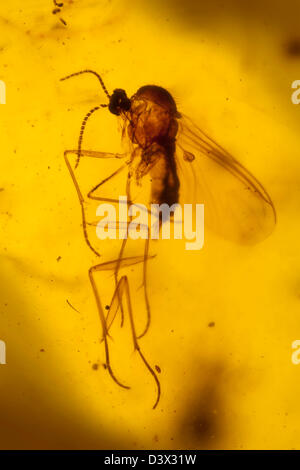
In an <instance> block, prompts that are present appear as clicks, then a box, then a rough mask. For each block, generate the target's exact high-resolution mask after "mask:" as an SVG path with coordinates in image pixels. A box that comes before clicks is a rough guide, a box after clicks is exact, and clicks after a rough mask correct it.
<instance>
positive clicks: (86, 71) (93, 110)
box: [60, 70, 110, 168]
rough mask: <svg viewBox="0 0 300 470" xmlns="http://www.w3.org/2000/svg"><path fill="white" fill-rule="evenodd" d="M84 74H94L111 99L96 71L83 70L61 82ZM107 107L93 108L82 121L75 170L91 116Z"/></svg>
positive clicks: (102, 105) (103, 105)
mask: <svg viewBox="0 0 300 470" xmlns="http://www.w3.org/2000/svg"><path fill="white" fill-rule="evenodd" d="M83 73H92V74H94V75H95V76H96V77H97V78H98V80H99V82H100V85H101V86H102V88H103V91H104V93H105V94H106V96H107V98H108V99H110V94H109V93H108V91H107V88H106V86H105V85H104V82H103V80H102V78H101V77H100V75H99V74H98V73H97V72H94V70H81V71H80V72H75V73H71V75H67V76H66V77H63V78H61V79H60V81H61V82H62V81H64V80H68V79H69V78H72V77H76V76H77V75H82V74H83ZM107 106H108V105H107V104H100V106H96V107H95V108H92V109H91V110H90V111H89V112H88V113H87V114H86V115H85V117H84V119H83V121H82V124H81V128H80V134H79V139H78V152H77V160H76V164H75V168H77V167H78V165H79V160H80V157H81V145H82V139H83V133H84V129H85V126H86V123H87V120H88V118H89V117H90V116H91V114H93V113H94V112H95V111H97V110H98V109H100V108H106V107H107Z"/></svg>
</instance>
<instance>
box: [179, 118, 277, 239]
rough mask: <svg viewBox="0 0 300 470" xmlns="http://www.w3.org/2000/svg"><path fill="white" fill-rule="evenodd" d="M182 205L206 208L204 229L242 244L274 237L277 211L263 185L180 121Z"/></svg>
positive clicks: (186, 121)
mask: <svg viewBox="0 0 300 470" xmlns="http://www.w3.org/2000/svg"><path fill="white" fill-rule="evenodd" d="M176 144H177V145H176V147H177V148H176V162H177V169H178V175H179V178H180V202H181V203H192V204H195V203H198V204H201V203H203V204H204V214H205V215H204V220H205V222H204V223H205V227H207V228H209V229H211V230H212V231H214V232H215V233H217V234H218V235H220V236H221V237H223V238H225V239H228V240H231V241H233V242H236V243H240V244H254V243H257V242H259V241H261V240H263V239H265V238H266V237H267V236H269V235H270V234H271V232H272V231H273V229H274V226H275V223H276V212H275V208H274V205H273V203H272V200H271V198H270V196H269V195H268V193H267V191H266V190H265V189H264V187H263V186H262V184H261V183H260V182H259V181H258V180H257V179H256V178H255V177H254V176H253V175H252V174H251V173H250V172H249V171H248V170H247V169H246V168H245V167H244V166H243V165H241V164H240V163H239V162H238V161H237V160H236V159H235V158H234V157H233V156H232V155H230V153H228V152H227V151H226V150H225V149H223V148H222V147H221V146H220V145H219V144H217V143H216V142H215V141H214V140H213V139H211V138H210V137H209V136H208V135H207V134H206V133H204V132H203V131H202V130H201V129H200V128H199V127H198V126H196V125H195V124H194V123H193V122H192V120H190V119H189V118H187V117H185V116H183V117H182V118H181V119H179V130H178V135H177V140H176Z"/></svg>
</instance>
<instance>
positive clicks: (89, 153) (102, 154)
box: [64, 150, 126, 256]
mask: <svg viewBox="0 0 300 470" xmlns="http://www.w3.org/2000/svg"><path fill="white" fill-rule="evenodd" d="M77 152H78V151H77V150H65V152H64V158H65V162H66V165H67V167H68V170H69V172H70V175H71V178H72V181H73V184H74V186H75V189H76V192H77V195H78V199H79V204H80V207H81V216H82V228H83V234H84V239H85V241H86V244H87V245H88V247H89V248H90V249H91V250H92V252H93V253H95V255H96V256H100V253H98V251H97V250H95V248H94V247H93V246H92V245H91V242H90V241H89V238H88V234H87V223H86V218H85V211H84V198H83V195H82V193H81V191H80V188H79V184H78V182H77V179H76V176H75V173H74V170H73V168H72V166H71V163H70V162H69V159H68V155H69V154H77ZM81 155H82V156H87V157H92V158H124V157H125V156H126V154H125V155H121V154H112V153H105V152H95V151H92V150H81ZM124 166H126V165H124ZM124 166H122V167H121V168H120V169H119V171H121V169H123V168H124ZM115 175H116V172H114V174H113V175H111V177H113V176H115ZM108 179H109V178H106V179H105V180H106V181H107V180H108ZM105 180H104V182H105ZM99 186H100V185H99ZM97 199H99V198H97ZM99 200H100V199H99ZM104 200H106V199H104ZM116 202H118V201H116Z"/></svg>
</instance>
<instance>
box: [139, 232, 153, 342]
mask: <svg viewBox="0 0 300 470" xmlns="http://www.w3.org/2000/svg"><path fill="white" fill-rule="evenodd" d="M148 253H149V238H147V239H146V241H145V250H144V267H143V287H144V298H145V304H146V310H147V323H146V326H145V329H144V331H143V332H142V333H141V334H140V335H139V336H138V339H139V338H142V337H143V336H145V334H146V333H147V331H148V329H149V326H150V322H151V309H150V302H149V297H148V289H147V261H148V258H149V256H148Z"/></svg>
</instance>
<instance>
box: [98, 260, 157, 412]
mask: <svg viewBox="0 0 300 470" xmlns="http://www.w3.org/2000/svg"><path fill="white" fill-rule="evenodd" d="M144 261H145V256H136V257H128V258H123V259H120V258H118V259H117V260H115V261H110V262H106V263H101V264H98V265H95V266H93V267H91V268H90V269H89V278H90V282H91V285H92V288H93V292H94V295H95V299H96V304H97V309H98V312H99V316H100V320H101V325H102V331H103V341H104V345H105V357H106V367H107V369H108V371H109V374H110V375H111V377H112V379H113V380H114V381H115V382H116V383H117V384H118V385H119V386H120V387H123V388H127V389H129V388H130V387H128V386H127V385H124V384H122V383H121V382H120V381H119V380H118V379H117V378H116V376H115V374H114V373H113V371H112V368H111V364H110V356H109V348H108V341H107V338H108V336H109V329H110V328H111V326H112V324H113V322H114V320H115V318H116V315H117V312H118V309H119V306H120V303H119V299H120V298H122V297H123V295H124V294H125V297H126V301H127V307H128V313H129V320H130V327H131V331H132V338H133V344H134V349H135V350H136V351H138V353H139V355H140V357H141V359H142V361H143V362H144V364H145V366H146V367H147V369H148V370H149V372H150V373H151V375H152V376H153V377H154V380H155V382H156V385H157V398H156V401H155V404H154V406H153V408H155V407H156V406H157V404H158V401H159V398H160V382H159V380H158V378H157V375H156V373H155V372H154V370H153V369H152V367H151V366H150V364H149V363H148V361H147V360H146V358H145V356H144V355H143V353H142V351H141V348H140V346H139V344H138V340H137V336H136V331H135V325H134V320H133V312H132V305H131V298H130V291H129V282H128V278H127V276H122V277H121V279H120V280H119V281H118V284H117V287H116V289H115V292H114V294H113V297H112V300H111V303H110V307H109V311H108V314H107V316H106V318H105V315H104V311H103V308H102V304H101V300H100V295H99V292H98V288H97V285H96V282H95V278H94V275H95V273H96V272H99V271H107V270H114V269H115V267H116V265H119V268H120V267H123V266H131V265H134V264H138V263H144Z"/></svg>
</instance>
